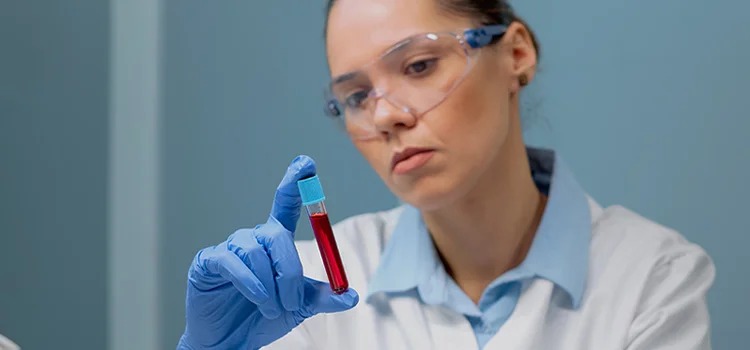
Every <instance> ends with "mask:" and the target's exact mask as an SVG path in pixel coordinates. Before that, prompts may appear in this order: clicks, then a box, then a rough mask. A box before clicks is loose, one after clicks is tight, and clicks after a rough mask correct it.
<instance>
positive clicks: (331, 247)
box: [297, 175, 349, 294]
mask: <svg viewBox="0 0 750 350" xmlns="http://www.w3.org/2000/svg"><path fill="white" fill-rule="evenodd" d="M297 187H299V193H300V197H301V198H302V205H304V206H305V208H306V209H307V215H308V216H309V217H310V225H312V229H313V233H314V234H315V241H316V242H318V250H320V257H321V258H322V259H323V266H325V269H326V274H327V275H328V283H330V285H331V289H332V290H333V292H334V293H336V294H342V293H344V292H346V290H347V289H349V281H347V279H346V272H344V264H343V263H342V262H341V256H340V255H339V248H338V247H337V246H336V239H335V238H334V236H333V229H332V228H331V221H330V220H329V219H328V211H327V210H326V205H325V202H324V201H325V199H326V197H325V195H323V187H322V186H321V185H320V179H319V178H318V175H315V176H313V177H309V178H306V179H302V180H299V181H297Z"/></svg>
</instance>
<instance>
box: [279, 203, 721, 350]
mask: <svg viewBox="0 0 750 350" xmlns="http://www.w3.org/2000/svg"><path fill="white" fill-rule="evenodd" d="M589 206H590V209H591V214H592V215H591V217H592V225H591V226H592V237H591V248H590V259H589V272H588V279H587V286H586V292H585V294H584V298H583V302H582V304H581V306H580V308H578V309H575V310H574V309H571V308H570V307H568V306H563V304H564V302H563V301H564V300H566V299H565V298H564V294H563V292H562V291H561V290H559V289H556V288H554V285H553V283H551V282H549V281H547V280H543V279H536V280H533V281H529V282H527V283H526V284H525V285H524V286H523V292H522V294H521V297H520V299H519V300H518V304H517V306H516V308H515V310H514V311H513V313H512V315H511V317H510V318H509V319H508V320H507V321H506V322H505V324H504V325H503V326H502V327H501V328H500V330H499V331H498V332H497V333H496V334H495V335H494V337H493V338H492V339H491V340H490V341H489V342H488V343H487V344H486V346H485V347H484V349H486V350H495V349H497V350H500V349H513V350H531V349H534V350H539V349H544V350H552V349H565V350H567V349H570V350H587V349H591V350H621V349H624V350H693V349H710V340H709V314H708V310H707V307H706V301H705V295H706V292H707V290H708V289H709V287H710V286H711V285H712V283H713V280H714V274H715V268H714V265H713V262H712V261H711V259H710V258H709V257H708V255H707V254H706V253H705V252H704V251H703V250H702V249H701V248H700V247H699V246H697V245H694V244H692V243H690V242H688V241H686V240H685V239H684V238H683V237H682V236H680V234H678V233H677V232H675V231H673V230H670V229H668V228H665V227H663V226H660V225H658V224H656V223H654V222H652V221H649V220H647V219H645V218H643V217H641V216H638V215H636V214H635V213H633V212H631V211H629V210H627V209H625V208H622V207H619V206H613V207H609V208H606V209H603V208H602V207H600V206H599V205H598V204H597V203H596V202H594V201H593V200H591V199H589ZM400 212H401V208H396V209H394V210H391V211H386V212H381V213H374V214H365V215H360V216H356V217H353V218H350V219H347V220H344V221H343V222H341V223H338V224H337V225H335V227H334V231H335V234H336V238H337V241H338V245H339V249H340V251H341V255H342V259H343V261H344V265H345V268H346V272H347V276H348V278H349V282H350V286H351V287H352V288H354V289H355V290H357V291H358V292H359V294H360V303H359V304H358V305H357V306H356V307H355V308H354V309H352V310H349V311H346V312H342V313H335V314H320V315H316V316H314V317H313V318H311V319H308V320H306V321H305V322H303V323H302V324H301V325H300V326H299V327H297V328H296V329H294V330H293V331H292V332H291V333H289V334H287V335H286V336H285V337H283V338H281V339H279V340H277V341H276V342H274V343H273V344H270V345H269V346H267V347H265V349H290V350H291V349H294V350H303V349H321V350H323V349H325V350H337V349H341V350H344V349H346V350H348V349H358V350H359V349H389V350H397V349H415V350H416V349H419V350H422V349H441V350H442V349H445V350H456V349H462V350H463V349H477V343H476V340H475V337H474V333H473V331H472V328H471V326H470V324H469V322H468V321H467V320H466V318H465V317H464V316H463V315H460V314H458V313H456V312H455V311H452V310H450V309H448V308H445V307H440V306H431V305H426V304H423V303H420V301H419V299H418V298H417V297H416V294H412V295H405V296H404V295H402V296H388V295H384V294H378V295H375V296H374V297H373V298H372V299H371V300H370V302H369V303H368V302H365V300H364V299H365V295H366V293H367V283H368V280H369V279H370V277H371V276H372V275H373V273H374V272H375V269H376V267H377V266H378V262H379V260H380V253H381V251H382V250H383V248H384V247H385V243H386V242H387V240H388V238H389V235H390V232H391V231H392V229H393V227H394V225H395V223H396V221H397V219H398V217H399V213H400ZM297 249H298V251H299V254H300V257H301V259H302V262H303V267H304V271H305V275H307V276H309V277H312V278H316V279H319V280H323V281H326V280H327V278H326V274H325V270H324V268H323V265H322V263H321V259H320V255H319V252H318V250H317V247H316V246H315V243H314V242H311V241H306V242H298V244H297Z"/></svg>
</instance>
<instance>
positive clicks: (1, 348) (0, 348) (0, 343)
mask: <svg viewBox="0 0 750 350" xmlns="http://www.w3.org/2000/svg"><path fill="white" fill-rule="evenodd" d="M0 350H21V348H19V347H18V345H16V343H14V342H12V341H10V339H8V338H6V337H4V336H3V335H2V334H0Z"/></svg>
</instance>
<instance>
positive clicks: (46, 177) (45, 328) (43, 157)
mask: <svg viewBox="0 0 750 350" xmlns="http://www.w3.org/2000/svg"><path fill="white" fill-rule="evenodd" d="M125 3H126V2H122V3H121V4H125ZM515 3H516V6H517V9H518V10H519V12H520V14H521V15H523V16H524V17H525V18H526V19H527V20H528V21H529V23H530V24H531V25H532V26H533V28H534V29H535V30H536V32H537V34H538V36H539V39H540V41H541V42H542V47H543V48H542V50H543V55H542V65H541V72H540V74H539V75H538V77H537V78H538V79H537V80H536V81H535V82H534V83H533V84H532V86H531V89H530V90H529V91H528V92H527V94H526V95H525V98H526V100H527V101H529V103H528V105H529V106H530V107H531V110H530V113H527V115H526V118H529V120H531V123H530V125H529V131H528V141H529V142H530V143H532V144H538V145H543V146H551V147H554V148H556V149H558V150H559V151H560V152H562V154H563V156H564V158H565V159H566V160H567V162H568V163H569V165H570V166H571V167H572V168H573V170H574V171H575V172H576V173H577V175H578V177H579V180H580V182H581V183H582V184H583V185H584V187H585V188H586V189H587V190H588V191H589V192H590V193H591V194H592V195H593V196H594V197H595V198H596V199H598V200H599V201H600V202H601V203H602V204H605V205H607V204H614V203H619V204H624V205H626V206H628V207H630V208H633V209H635V210H636V211H638V212H640V213H642V214H643V215H645V216H648V217H651V218H653V219H655V220H657V221H659V222H661V223H664V224H666V225H668V226H671V227H674V228H676V229H678V230H680V231H681V232H682V233H683V234H684V235H685V236H686V237H688V238H689V239H691V240H693V241H695V242H697V243H699V244H701V245H702V246H703V247H705V249H706V250H707V251H708V252H709V253H710V254H711V256H712V257H713V258H714V260H715V262H716V264H717V268H718V274H717V280H716V284H715V287H714V289H713V290H712V291H711V293H710V295H709V304H710V308H711V312H712V317H713V326H714V328H713V334H714V336H713V343H714V348H716V349H739V348H743V347H744V343H745V342H744V341H743V340H744V338H745V337H744V335H745V333H747V332H748V331H750V326H749V323H748V322H747V318H746V315H748V314H750V304H748V303H745V302H744V299H743V297H745V296H747V295H748V294H750V280H749V279H748V278H747V276H748V271H747V268H745V267H746V266H750V265H748V260H747V258H746V254H744V251H743V249H744V247H746V246H748V245H749V244H750V238H748V236H747V235H746V234H747V233H748V229H747V228H746V227H745V225H744V224H743V222H742V221H741V220H742V218H743V214H745V211H747V210H748V209H750V206H748V205H747V204H746V202H745V198H747V197H748V196H749V195H750V190H749V189H748V186H746V184H745V183H744V181H743V180H744V178H745V177H746V176H744V174H747V173H748V172H749V171H750V141H748V138H747V137H746V135H745V134H746V133H747V131H748V130H750V120H749V119H748V118H747V111H748V110H750V100H749V99H747V98H745V96H744V95H745V94H746V93H747V92H748V91H750V86H748V84H750V83H748V82H750V68H748V67H747V66H746V64H745V63H746V62H750V36H748V35H747V34H746V33H750V22H747V21H745V20H744V19H743V17H742V14H743V13H747V12H748V10H750V5H749V4H746V3H744V2H739V1H730V0H716V1H712V2H706V1H697V0H681V1H678V0H665V1H658V2H654V1H644V0H640V1H630V2H616V3H615V2H612V3H609V2H601V1H593V0H573V1H563V2H560V1H549V0H529V1H515ZM111 4H112V2H108V1H104V2H101V1H99V2H96V1H91V0H80V1H73V2H65V5H61V4H58V3H56V2H41V1H15V2H14V1H11V2H8V1H5V2H0V45H1V46H0V50H1V51H0V162H1V163H0V164H2V165H1V166H0V276H2V278H1V279H0V333H2V334H5V335H8V336H10V337H11V338H12V339H14V340H16V341H17V342H19V343H20V344H21V345H22V346H24V348H25V349H47V348H54V347H55V346H56V345H61V344H63V345H64V344H76V348H80V349H102V348H105V347H106V344H107V337H108V336H109V337H114V338H113V339H110V340H109V344H110V345H111V344H115V345H118V344H119V343H118V341H119V340H118V339H117V337H119V336H128V335H129V334H130V332H138V330H139V329H142V328H143V324H135V323H138V322H139V320H142V319H143V316H142V315H140V316H139V315H135V314H127V307H126V306H125V307H119V308H118V307H117V305H115V306H112V305H110V309H107V301H108V300H107V295H108V294H107V279H110V280H113V279H114V280H116V281H119V282H118V283H122V282H123V281H126V280H127V279H128V278H129V277H130V276H134V277H136V278H137V277H138V276H145V277H144V278H142V279H141V280H137V281H136V282H135V283H144V284H145V285H143V286H141V285H139V286H138V288H139V289H138V290H140V291H141V292H144V291H145V292H146V294H148V293H150V291H154V293H157V294H158V296H157V297H158V300H157V301H158V312H157V313H158V317H157V320H156V322H158V325H159V327H158V328H159V329H158V332H157V333H158V336H159V339H158V344H154V345H153V346H152V347H150V348H149V349H143V350H150V349H151V348H153V349H157V348H158V349H162V348H164V349H168V348H173V347H174V344H175V343H176V341H177V339H178V338H179V335H180V333H181V332H182V329H183V327H184V288H185V273H186V270H187V267H188V265H189V263H190V260H191V259H192V257H193V255H194V254H195V252H196V251H197V250H198V249H200V248H201V247H204V246H207V245H210V244H214V243H217V242H220V241H221V240H223V239H224V238H225V237H226V236H227V235H229V234H230V233H231V232H232V231H234V230H235V229H236V228H239V227H247V226H253V225H255V224H257V223H260V222H263V221H265V219H266V217H267V215H268V211H269V209H270V205H271V200H272V198H273V192H274V189H275V187H276V185H277V183H278V181H279V180H280V178H281V176H282V174H283V172H284V170H285V168H286V166H287V164H288V162H289V161H291V159H293V158H294V157H295V156H296V155H298V154H300V153H304V154H308V155H311V156H312V157H314V158H315V159H316V160H317V161H318V165H319V172H320V174H321V177H322V179H323V184H324V186H325V188H326V193H327V194H328V197H329V200H328V201H327V204H328V206H329V209H330V210H331V214H332V216H333V218H334V219H336V220H339V219H342V218H344V217H346V216H349V215H353V214H356V213H361V212H366V211H372V210H379V209H384V208H388V207H391V206H393V205H395V204H396V203H397V201H396V199H395V198H394V197H393V196H392V195H391V194H390V193H389V192H388V191H387V189H386V188H385V186H383V184H382V183H381V182H380V180H379V179H378V178H377V177H376V175H375V174H374V173H373V172H372V171H371V170H369V168H368V166H367V164H365V162H364V161H363V160H362V159H361V157H360V156H359V155H358V154H357V152H356V150H355V149H354V148H353V147H352V146H351V145H350V144H349V142H348V141H347V139H346V138H345V137H344V136H343V135H342V134H340V133H339V132H338V131H337V130H336V129H335V128H334V126H333V125H332V124H331V123H328V121H327V120H326V119H325V117H323V115H322V113H321V99H320V97H321V85H322V83H323V82H324V80H325V78H326V74H327V72H326V66H325V54H324V51H323V42H322V38H321V32H322V24H323V12H322V11H323V9H322V7H323V1H319V2H312V3H308V2H302V3H299V4H295V5H294V6H289V5H288V4H285V3H282V2H278V1H265V2H248V1H234V2H206V1H198V0H181V1H166V0H165V1H163V3H162V4H161V7H162V12H163V13H160V14H158V15H157V16H156V17H157V18H156V19H153V18H151V19H149V22H148V23H150V24H149V25H153V24H154V22H153V21H155V22H156V27H158V28H157V29H154V30H153V32H148V31H146V32H138V34H137V35H136V34H134V36H133V38H131V40H141V39H143V38H144V37H146V38H147V39H148V36H149V35H153V36H155V37H151V38H150V39H152V40H154V41H160V42H161V45H160V46H159V47H158V49H156V48H154V47H153V46H150V44H149V45H144V46H138V45H136V44H134V43H132V42H131V43H128V42H125V43H123V42H120V43H119V44H118V43H115V44H117V45H113V46H115V47H120V48H124V49H123V50H122V51H117V50H116V51H115V52H120V53H118V54H117V55H120V54H122V57H109V53H108V46H109V45H110V44H112V43H111V41H112V40H113V39H112V38H111V37H110V34H111V33H110V27H111V26H112V23H111V18H110V13H109V11H110V6H111ZM127 4H131V3H130V2H127ZM138 4H144V5H143V6H146V7H142V8H141V7H138V6H141V5H129V6H123V7H122V8H128V9H129V10H128V11H132V12H128V14H123V15H122V16H119V15H118V14H117V13H115V17H116V18H121V20H122V21H124V23H141V22H139V19H138V16H141V15H143V13H149V11H150V9H149V8H147V7H148V6H152V5H149V4H151V3H149V2H147V1H146V0H142V2H140V3H138ZM118 9H119V7H115V8H114V11H115V12H117V11H119V10H118ZM138 9H140V11H141V12H138V11H139V10H138ZM139 13H140V14H139ZM712 21H715V22H712ZM118 28H120V30H119V31H118V33H119V34H117V35H116V37H117V38H118V40H127V39H128V38H127V34H126V33H127V30H128V27H127V26H123V27H118ZM149 33H152V34H149ZM138 42H140V41H138ZM151 51H153V52H151ZM131 54H133V55H135V56H131ZM143 57H147V58H148V59H158V60H160V62H161V64H160V66H159V67H160V69H161V70H160V71H159V72H158V74H156V75H158V77H156V78H154V79H145V78H147V77H148V76H150V75H149V72H150V69H152V68H153V67H151V66H149V64H146V65H145V66H146V69H149V70H148V71H144V70H143V69H142V66H141V65H139V64H132V65H130V63H132V62H133V60H135V59H138V60H140V59H142V58H143ZM118 59H119V61H118ZM112 62H117V63H116V64H113V63H112ZM138 62H140V61H138ZM113 67H114V68H113ZM113 69H114V70H115V71H116V72H117V74H115V77H117V79H116V80H118V81H110V80H111V79H110V77H111V76H112V70H113ZM128 69H132V73H133V74H128ZM142 78H144V79H143V80H139V79H142ZM140 83H144V84H146V85H147V86H148V89H151V88H154V86H157V87H158V91H157V93H155V94H150V93H142V95H139V94H138V92H139V89H138V87H139V86H140V85H139V84H140ZM110 86H117V87H119V88H118V89H117V91H115V92H114V95H116V96H119V97H120V98H115V101H119V102H115V104H117V103H125V104H126V105H124V106H119V105H118V106H112V105H111V104H110V103H109V102H108V101H109V99H110V98H111V96H110V93H113V92H112V91H110V89H109V87H110ZM123 89H124V90H123ZM128 89H131V90H128ZM129 91H130V92H129ZM149 91H150V90H149ZM131 93H132V94H131ZM155 96H156V97H158V100H157V101H153V100H151V99H153V98H156V97H155ZM141 102H144V103H146V104H148V106H150V107H148V108H145V109H143V110H141V109H138V108H135V107H133V108H130V107H128V106H127V104H128V103H130V104H133V105H136V104H137V105H138V106H140V103H141ZM131 107H132V106H131ZM149 108H158V111H160V114H159V118H160V120H159V123H158V128H157V129H158V132H159V134H158V136H159V137H158V146H159V147H155V148H154V149H157V148H160V149H159V150H158V157H157V159H159V160H160V161H159V163H158V164H159V166H157V167H153V169H146V170H147V171H146V170H145V172H146V173H148V174H151V175H158V179H159V182H158V183H159V185H160V189H159V190H158V194H157V195H155V196H154V197H153V198H152V197H149V196H148V193H145V192H147V191H142V192H144V193H141V194H142V195H143V198H146V199H147V200H148V201H151V202H149V203H145V204H144V205H145V207H146V208H151V207H154V208H158V209H155V210H154V213H150V214H149V213H146V212H144V211H143V210H141V211H137V210H136V211H134V212H131V211H129V210H132V209H133V207H134V206H137V205H138V201H137V200H133V198H125V199H118V198H108V197H107V196H108V193H110V194H112V193H114V194H117V193H122V191H123V189H127V188H128V186H136V188H150V187H149V186H151V185H152V184H150V183H148V184H146V185H147V186H146V187H138V181H140V180H139V179H140V178H136V179H135V180H133V181H130V182H128V180H129V179H130V178H129V177H128V176H125V179H124V180H123V179H122V177H121V178H120V180H122V181H123V182H124V183H123V184H120V185H121V187H118V185H117V184H115V185H113V184H112V183H110V184H109V186H110V187H113V186H114V187H115V188H119V189H120V190H119V191H120V192H118V191H114V192H107V186H108V184H107V179H108V178H109V179H110V180H111V179H113V178H114V179H115V180H112V181H115V182H116V181H120V180H117V177H108V175H113V174H107V164H108V162H115V163H118V160H116V159H115V160H113V159H109V158H108V157H109V156H108V149H107V148H108V144H109V143H110V140H108V136H107V135H108V128H109V127H110V126H111V125H109V124H108V118H109V116H111V115H113V112H112V110H115V111H120V112H121V113H124V114H119V115H120V116H121V117H125V119H122V118H121V119H117V120H119V121H120V122H122V121H123V120H124V121H127V120H128V119H127V118H126V117H127V115H128V114H127V113H128V112H132V113H135V114H138V116H140V115H141V112H142V111H144V110H145V111H146V112H147V113H150V109H149ZM114 114H117V113H114ZM290 124H291V125H295V127H289V125H290ZM115 126H116V125H115ZM135 126H137V125H134V124H130V125H129V127H135ZM297 126H298V127H297ZM150 127H151V126H150ZM149 130H150V131H151V132H152V131H153V130H154V129H153V128H152V129H149ZM295 130H304V131H302V132H297V131H295ZM133 131H135V132H134V133H131V134H130V136H129V137H132V138H133V139H132V143H131V144H132V145H133V146H134V148H133V150H132V153H128V152H129V151H131V150H129V149H128V148H127V145H128V141H127V140H128V139H127V138H126V139H120V140H119V141H118V142H115V144H116V145H119V147H121V148H120V149H119V150H118V151H117V152H114V154H119V155H120V156H122V157H123V158H124V159H125V160H124V163H123V164H121V166H124V167H126V168H127V166H128V165H132V164H139V163H138V162H137V161H136V162H133V159H131V158H129V157H130V156H131V155H134V156H138V155H139V153H138V152H144V149H142V148H141V147H142V146H143V135H141V134H139V133H138V129H137V128H135V129H133ZM115 134H117V130H115ZM125 134H127V133H125ZM147 137H150V136H147ZM149 142H150V141H149ZM135 146H138V147H135ZM122 147H124V149H123V148H122ZM140 156H143V154H140ZM150 161H152V159H150V158H148V157H145V161H144V164H146V166H148V164H150V163H149V162H150ZM117 168H118V167H117V166H114V169H117ZM128 171H133V169H128ZM127 174H129V173H127ZM134 174H136V175H138V174H140V175H143V174H141V173H139V172H138V171H135V172H134ZM145 178H146V179H148V176H146V177H145ZM147 181H150V180H147ZM134 198H136V199H137V198H141V197H134ZM113 202H114V203H117V204H118V207H117V208H115V209H116V210H114V209H112V210H113V213H114V214H113V217H115V218H119V219H117V220H122V221H118V222H117V225H114V226H115V229H112V228H111V227H110V230H114V231H117V235H115V237H117V238H118V239H122V238H126V239H127V238H129V237H131V236H130V235H128V226H127V220H128V218H129V217H130V216H129V215H130V213H136V214H142V215H145V216H146V217H149V218H152V217H153V216H158V220H154V221H155V223H156V224H158V225H160V227H161V229H160V230H154V231H157V232H158V233H155V232H151V231H148V227H146V230H145V231H143V232H141V231H139V232H137V234H134V235H132V237H134V238H132V239H134V240H140V241H142V242H141V243H142V244H139V242H133V241H129V242H126V243H128V244H129V245H128V247H130V246H131V245H132V246H134V247H145V249H146V250H147V251H146V252H145V253H146V254H145V255H147V256H148V258H149V259H150V258H151V257H152V256H156V257H158V258H154V259H158V260H156V261H157V263H156V264H155V266H152V267H151V268H153V269H155V270H156V272H154V271H144V270H146V269H148V267H147V266H148V263H144V262H143V261H141V260H139V261H138V262H139V263H138V264H135V263H134V264H133V265H132V266H129V265H128V264H127V262H128V260H127V257H128V255H127V253H128V250H127V248H122V249H121V250H122V251H118V247H117V246H115V247H110V249H114V251H115V252H117V253H118V254H119V255H118V258H116V259H114V260H113V261H115V262H116V264H117V266H114V267H111V269H110V270H107V262H108V261H112V260H108V258H109V257H108V256H107V255H106V252H107V245H108V243H109V244H110V245H112V243H113V242H108V240H107V239H108V238H107V237H108V236H107V230H108V224H110V225H112V223H111V222H110V223H108V221H107V220H108V217H107V210H108V207H107V206H108V203H113ZM120 206H123V207H120ZM128 206H130V207H128ZM121 209H122V210H121ZM136 209H142V208H136ZM146 211H148V209H147V210H146ZM111 220H112V219H111V218H110V221H111ZM149 220H151V219H149ZM115 221H116V220H115ZM139 223H140V221H139ZM134 228H138V229H143V228H144V227H143V226H138V225H134ZM154 236H156V237H154ZM298 237H300V238H310V237H311V234H310V230H309V224H307V223H306V222H305V221H304V219H303V221H301V222H300V232H299V234H298ZM149 249H157V251H156V252H152V251H151V250H149ZM131 254H132V256H133V257H134V258H136V259H143V258H144V252H143V251H140V250H138V251H134V252H132V253H131ZM127 268H131V269H133V271H126V270H124V269H127ZM107 273H109V274H110V276H108V275H107ZM112 275H118V276H119V277H118V276H112ZM155 276H158V279H157V278H156V277H155ZM149 284H153V285H149ZM113 285H117V283H115V284H113ZM123 295H125V296H127V293H120V294H119V296H118V297H122V296H123ZM135 295H138V294H135ZM157 297H155V299H157ZM123 300H124V301H125V302H129V303H136V302H137V300H135V299H133V298H131V299H127V298H123ZM112 301H116V300H114V299H113V300H110V302H112ZM151 302H153V300H149V301H148V303H149V304H148V305H151V304H150V303H151ZM136 310H138V309H136ZM112 319H115V320H118V321H117V322H120V323H122V324H123V325H124V327H127V326H128V325H130V326H132V327H131V328H130V330H129V331H123V332H122V333H121V334H118V335H113V334H108V333H107V324H106V321H107V320H112ZM129 323H133V324H132V325H131V324H129ZM139 327H140V328H139ZM117 329H120V328H119V326H118V327H117ZM117 329H116V330H117ZM152 336H154V335H152V334H148V335H146V337H147V338H148V337H152ZM145 343H149V341H145ZM128 344H131V343H128V342H127V339H125V340H124V341H123V342H122V344H119V345H120V348H127V346H128Z"/></svg>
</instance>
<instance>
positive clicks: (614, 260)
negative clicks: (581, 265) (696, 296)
mask: <svg viewBox="0 0 750 350" xmlns="http://www.w3.org/2000/svg"><path fill="white" fill-rule="evenodd" d="M591 214H592V220H591V250H590V256H589V273H590V279H591V281H592V282H594V283H596V281H602V280H609V281H610V282H612V283H605V284H606V285H610V286H612V285H620V286H621V287H624V286H623V284H627V285H630V286H634V285H641V286H643V285H648V284H652V283H657V282H660V281H662V280H663V279H664V278H666V276H667V275H670V276H671V277H673V278H681V279H682V281H681V282H682V283H687V282H689V281H691V280H693V281H695V280H702V281H703V282H704V283H705V284H707V285H710V284H711V283H712V282H713V278H714V274H715V268H714V264H713V262H712V260H711V258H710V257H709V256H708V254H707V253H706V251H705V250H704V249H703V248H702V247H700V246H699V245H697V244H695V243H694V242H691V241H689V240H688V239H687V238H686V237H685V236H683V235H682V234H681V233H680V232H678V231H677V230H675V229H673V228H670V227H668V226H665V225H663V224H660V223H658V222H656V221H654V220H652V219H649V218H646V217H645V216H643V215H640V214H638V213H636V212H635V211H633V210H631V209H628V208H626V207H624V206H621V205H612V206H608V207H606V208H602V207H600V206H599V205H598V204H596V203H595V202H593V200H592V201H591ZM614 279H616V280H618V281H619V282H616V283H615V282H614ZM626 289H627V288H626Z"/></svg>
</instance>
